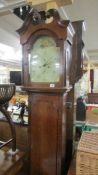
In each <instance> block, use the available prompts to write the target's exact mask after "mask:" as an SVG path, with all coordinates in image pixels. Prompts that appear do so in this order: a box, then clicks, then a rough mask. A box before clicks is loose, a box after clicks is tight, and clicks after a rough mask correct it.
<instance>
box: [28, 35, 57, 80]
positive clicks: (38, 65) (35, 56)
mask: <svg viewBox="0 0 98 175" xmlns="http://www.w3.org/2000/svg"><path fill="white" fill-rule="evenodd" d="M59 58H60V48H59V47H57V46H56V42H55V40H54V39H53V38H52V37H50V36H41V37H40V38H38V39H37V40H36V41H35V42H34V44H33V47H32V48H31V50H30V54H29V74H30V81H31V82H32V83H34V82H37V83H48V82H54V83H56V82H59V75H60V61H59Z"/></svg>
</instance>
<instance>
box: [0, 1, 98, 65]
mask: <svg viewBox="0 0 98 175" xmlns="http://www.w3.org/2000/svg"><path fill="white" fill-rule="evenodd" d="M23 5H26V0H0V42H1V43H4V44H7V45H9V46H12V47H14V49H15V51H18V50H19V49H21V46H20V41H19V35H18V34H17V33H16V30H17V29H18V28H20V27H21V25H22V23H23V21H22V20H21V19H20V18H18V17H17V16H16V15H15V14H13V9H14V8H17V7H20V6H23ZM59 12H60V14H61V16H62V18H63V19H70V20H71V21H77V20H85V23H86V32H84V33H83V40H84V42H85V50H86V59H89V60H90V61H91V62H93V63H94V62H97V63H98V39H97V35H98V0H74V3H73V4H72V5H66V6H64V7H61V8H59Z"/></svg>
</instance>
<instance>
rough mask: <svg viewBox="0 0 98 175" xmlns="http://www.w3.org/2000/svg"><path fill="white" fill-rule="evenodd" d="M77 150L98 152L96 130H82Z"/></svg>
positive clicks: (97, 133)
mask: <svg viewBox="0 0 98 175" xmlns="http://www.w3.org/2000/svg"><path fill="white" fill-rule="evenodd" d="M77 151H83V152H89V153H94V154H98V131H84V132H83V133H82V136H81V139H80V141H79V144H78V147H77Z"/></svg>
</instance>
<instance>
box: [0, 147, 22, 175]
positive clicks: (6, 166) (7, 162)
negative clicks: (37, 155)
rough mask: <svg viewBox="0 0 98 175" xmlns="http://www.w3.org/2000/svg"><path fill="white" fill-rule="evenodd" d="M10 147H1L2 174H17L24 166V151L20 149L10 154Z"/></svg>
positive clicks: (0, 165)
mask: <svg viewBox="0 0 98 175" xmlns="http://www.w3.org/2000/svg"><path fill="white" fill-rule="evenodd" d="M8 151H9V149H8V148H6V147H4V148H2V149H0V175H17V174H18V173H19V172H20V170H21V168H22V166H23V156H24V154H23V152H20V151H18V152H17V153H16V154H15V155H13V156H12V155H10V154H9V152H8Z"/></svg>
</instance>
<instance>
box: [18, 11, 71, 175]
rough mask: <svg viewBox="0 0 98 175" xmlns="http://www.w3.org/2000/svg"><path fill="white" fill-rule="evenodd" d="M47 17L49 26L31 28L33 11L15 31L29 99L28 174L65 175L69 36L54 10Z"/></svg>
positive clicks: (66, 28)
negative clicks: (17, 34) (18, 37)
mask: <svg viewBox="0 0 98 175" xmlns="http://www.w3.org/2000/svg"><path fill="white" fill-rule="evenodd" d="M51 14H52V16H53V21H52V22H51V23H49V24H46V23H45V21H43V20H42V21H40V22H38V23H37V24H36V25H35V24H34V25H33V24H32V15H34V12H31V13H29V15H28V17H27V21H25V23H24V24H23V26H22V28H21V29H19V31H18V32H19V34H20V41H21V44H22V45H23V63H22V64H23V65H22V70H23V87H24V89H25V90H26V91H27V92H28V96H29V97H28V106H29V144H30V175H33V174H36V175H63V174H65V173H64V171H63V170H65V166H66V162H65V159H66V127H67V125H66V118H67V116H66V106H65V104H66V99H67V92H68V91H70V87H69V84H68V83H66V77H67V81H69V70H70V63H71V59H72V57H71V54H69V52H71V45H72V35H70V32H69V30H68V28H70V23H69V21H63V22H61V21H60V18H59V15H58V13H57V12H56V11H55V10H53V11H52V13H51ZM38 15H39V13H38ZM54 29H55V30H54ZM68 49H69V51H68V53H67V50H68ZM67 59H68V60H67ZM66 63H67V65H66ZM67 84H68V86H67V87H66V85H67Z"/></svg>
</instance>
